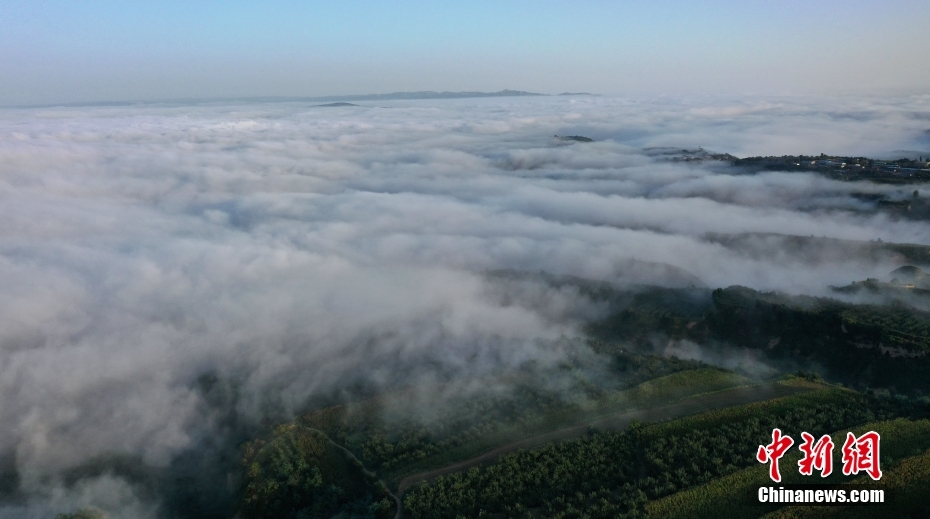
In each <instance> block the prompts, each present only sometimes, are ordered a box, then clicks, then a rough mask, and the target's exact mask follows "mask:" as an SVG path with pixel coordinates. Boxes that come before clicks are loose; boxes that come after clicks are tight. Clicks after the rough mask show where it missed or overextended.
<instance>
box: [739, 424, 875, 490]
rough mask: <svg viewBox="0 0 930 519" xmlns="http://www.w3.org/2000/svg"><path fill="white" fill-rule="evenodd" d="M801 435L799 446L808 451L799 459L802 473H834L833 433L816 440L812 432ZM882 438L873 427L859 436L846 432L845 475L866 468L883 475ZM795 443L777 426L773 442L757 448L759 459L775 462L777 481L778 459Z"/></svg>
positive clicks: (772, 473)
mask: <svg viewBox="0 0 930 519" xmlns="http://www.w3.org/2000/svg"><path fill="white" fill-rule="evenodd" d="M801 438H802V439H803V440H804V441H803V442H802V443H801V445H799V446H798V448H800V449H801V452H803V453H804V457H803V458H801V460H800V461H798V471H799V472H800V473H801V475H803V476H810V475H813V473H814V470H819V471H820V477H822V478H825V477H827V476H829V475H830V474H832V473H833V447H834V445H833V439H831V438H830V435H828V434H824V435H823V436H821V437H820V439H819V440H817V442H816V443H815V442H814V436H813V435H811V434H809V433H806V432H802V433H801ZM881 439H882V438H881V436H879V434H878V433H877V432H875V431H869V432H867V433H865V434H863V435H862V436H860V437H858V438H857V437H856V435H855V434H853V433H851V432H848V433H846V442H844V443H843V475H846V476H852V475H855V474H858V473H859V472H865V473H866V474H868V475H869V477H871V478H872V479H873V480H875V481H878V480H879V479H881V477H882V470H881V468H880V467H879V463H878V458H879V448H878V445H879V443H880V442H881ZM792 445H794V439H792V438H791V437H790V436H788V435H783V434H782V433H781V429H777V428H776V429H772V443H770V444H768V445H760V446H759V450H758V451H757V452H756V459H757V460H759V463H770V464H771V465H769V477H770V478H772V481H774V482H776V483H780V482H781V472H780V471H779V470H778V460H780V459H781V458H782V456H784V455H785V453H786V452H788V449H790V448H791V446H792Z"/></svg>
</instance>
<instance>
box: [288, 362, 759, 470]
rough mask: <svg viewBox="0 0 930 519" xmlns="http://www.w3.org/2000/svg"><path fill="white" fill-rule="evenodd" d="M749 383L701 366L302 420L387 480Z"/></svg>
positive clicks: (337, 411)
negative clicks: (572, 396) (407, 409)
mask: <svg viewBox="0 0 930 519" xmlns="http://www.w3.org/2000/svg"><path fill="white" fill-rule="evenodd" d="M748 384H750V381H749V380H748V379H746V378H745V377H742V376H739V375H736V374H734V373H732V372H728V371H725V370H721V369H717V368H703V367H702V368H697V369H689V370H684V371H678V372H675V373H672V374H669V375H665V376H661V377H657V378H655V379H652V380H648V381H646V382H642V383H640V384H638V385H636V386H633V387H631V388H629V389H622V390H612V391H597V392H588V394H586V395H585V396H586V398H583V399H576V400H574V401H566V400H564V399H561V398H558V397H557V396H555V395H552V394H546V393H544V392H541V391H538V390H535V391H533V390H526V391H523V392H514V393H511V394H509V395H504V396H503V397H502V396H500V395H490V396H484V397H479V398H474V399H470V400H468V401H463V402H462V403H461V405H460V406H458V407H457V408H458V409H459V413H457V414H452V415H448V416H444V417H441V418H440V419H438V420H437V419H432V420H431V421H429V422H424V421H420V420H418V419H417V418H418V417H416V416H409V417H404V418H403V419H400V420H392V419H391V418H388V419H385V416H387V415H388V414H389V413H390V406H391V401H392V400H393V399H399V398H403V394H402V393H401V394H395V395H390V396H384V397H381V398H378V399H372V400H367V401H364V402H360V403H358V404H353V405H352V406H338V407H333V408H327V409H323V410H320V411H316V412H314V413H311V414H308V415H306V416H304V417H302V418H301V419H300V420H299V422H300V423H302V424H304V425H306V426H309V427H314V428H318V429H320V430H323V431H325V432H326V433H327V434H328V435H329V436H330V437H331V438H333V439H334V440H335V441H337V442H339V443H340V444H342V445H344V446H346V447H347V448H349V449H350V450H351V451H352V452H354V453H355V454H356V455H357V456H358V457H359V458H360V459H361V460H362V461H363V462H364V463H365V464H366V465H367V466H369V467H371V468H372V469H374V470H377V471H379V473H381V474H383V476H384V477H385V479H386V480H387V481H396V480H397V479H398V478H400V477H402V476H403V475H404V474H408V473H411V472H416V471H423V470H429V469H431V468H434V467H439V466H443V465H447V464H449V463H454V462H456V461H459V460H464V459H468V458H471V457H473V456H476V455H479V454H481V453H483V452H486V451H489V450H492V449H495V448H497V447H500V446H502V445H506V444H509V443H512V442H515V441H519V440H521V439H524V438H527V437H531V436H534V435H540V434H544V433H547V432H549V431H553V430H557V429H561V428H565V427H570V426H575V425H579V424H586V423H592V422H596V421H598V420H599V419H601V418H603V417H605V416H610V415H613V414H616V413H620V412H623V411H626V410H630V409H637V408H643V407H654V406H661V405H663V404H668V403H671V402H675V401H678V400H681V399H684V398H687V397H691V396H695V395H700V394H705V393H713V392H717V391H721V390H725V389H730V388H735V387H741V386H746V385H748Z"/></svg>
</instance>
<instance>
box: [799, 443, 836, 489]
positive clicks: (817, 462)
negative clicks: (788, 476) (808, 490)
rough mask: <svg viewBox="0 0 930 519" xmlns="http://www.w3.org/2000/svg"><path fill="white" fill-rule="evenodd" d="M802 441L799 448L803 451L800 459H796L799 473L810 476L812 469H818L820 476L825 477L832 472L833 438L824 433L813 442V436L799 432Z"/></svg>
mask: <svg viewBox="0 0 930 519" xmlns="http://www.w3.org/2000/svg"><path fill="white" fill-rule="evenodd" d="M801 438H802V439H804V442H803V443H801V446H800V449H801V452H803V453H804V457H803V458H801V461H798V469H799V470H800V472H801V474H803V475H805V476H810V475H811V474H813V473H814V469H817V470H819V471H820V477H822V478H825V477H827V476H829V475H830V474H832V473H833V440H832V439H831V438H830V435H829V434H824V435H823V436H821V437H820V439H819V440H817V443H816V444H815V443H814V437H813V436H812V435H810V434H808V433H806V432H802V433H801Z"/></svg>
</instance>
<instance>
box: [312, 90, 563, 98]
mask: <svg viewBox="0 0 930 519" xmlns="http://www.w3.org/2000/svg"><path fill="white" fill-rule="evenodd" d="M548 95H549V94H539V93H536V92H524V91H523V90H501V91H499V92H435V91H432V90H423V91H419V92H391V93H390V94H360V95H342V96H324V97H311V98H307V100H309V101H382V100H384V101H391V100H396V99H463V98H469V97H523V96H548Z"/></svg>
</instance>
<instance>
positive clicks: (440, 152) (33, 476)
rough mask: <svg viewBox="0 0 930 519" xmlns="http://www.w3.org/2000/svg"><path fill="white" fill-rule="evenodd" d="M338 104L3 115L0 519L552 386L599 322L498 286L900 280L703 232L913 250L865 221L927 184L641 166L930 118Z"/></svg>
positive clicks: (596, 310) (750, 104)
mask: <svg viewBox="0 0 930 519" xmlns="http://www.w3.org/2000/svg"><path fill="white" fill-rule="evenodd" d="M359 104H364V105H365V106H358V107H314V106H310V105H308V104H306V103H253V104H248V103H242V104H235V105H231V104H227V103H223V102H213V103H201V104H195V105H184V106H182V105H170V104H146V105H131V106H87V107H46V108H29V109H5V110H2V111H0V287H2V292H3V294H4V297H3V298H2V299H0V395H2V398H0V473H2V474H6V475H5V476H3V478H2V479H0V517H17V518H18V517H24V518H25V517H28V518H33V517H35V518H38V517H50V516H54V514H55V513H56V512H61V511H66V510H71V509H75V508H77V507H81V506H87V505H91V504H93V505H95V506H98V507H100V508H103V509H105V510H106V511H108V512H109V513H111V514H112V516H113V517H127V518H128V517H136V518H138V517H158V516H159V514H164V513H166V512H165V510H166V508H165V506H164V504H163V502H164V499H165V496H163V495H159V494H158V492H152V491H151V489H150V488H149V487H146V485H145V484H144V480H145V477H143V476H139V477H134V476H132V474H129V475H127V473H133V474H135V472H133V471H134V470H136V469H131V470H130V469H127V470H125V471H123V472H120V471H118V470H111V469H106V470H102V469H101V470H95V469H93V467H94V466H95V464H98V465H99V464H100V463H101V461H100V460H112V459H124V460H126V461H125V463H124V464H125V465H131V466H132V467H144V468H145V470H150V471H152V472H153V473H159V471H168V472H169V473H170V471H171V470H180V469H177V467H179V466H182V465H183V463H181V462H179V459H180V458H181V457H189V456H191V453H192V452H203V451H209V450H210V449H214V448H216V449H219V447H216V444H218V443H222V440H221V439H222V438H226V437H235V436H236V434H239V433H238V432H237V431H241V430H244V429H248V428H250V427H251V428H254V427H258V426H260V425H263V424H270V423H275V422H276V421H280V420H284V419H287V418H289V417H292V416H293V415H294V414H295V413H298V412H300V411H301V410H302V409H305V407H306V406H307V404H308V402H312V401H316V400H314V399H317V400H320V399H333V398H338V397H339V395H340V394H342V392H344V391H350V390H352V389H353V388H356V389H357V388H379V387H399V386H417V385H419V384H431V383H434V382H437V381H445V380H459V381H462V380H466V381H467V380H471V379H472V378H473V377H479V376H482V375H486V374H489V373H493V372H498V371H501V370H506V369H508V368H511V367H518V366H521V365H523V364H525V363H527V362H530V361H534V362H537V363H540V364H542V365H546V364H554V363H557V362H558V361H559V360H560V359H561V358H563V357H564V355H567V354H568V353H567V350H568V349H570V346H569V345H568V344H569V343H567V342H566V341H562V340H560V338H561V337H563V336H565V337H576V336H579V335H580V334H581V329H580V326H581V325H582V324H583V323H584V322H585V321H587V320H590V319H596V318H598V317H602V316H604V312H605V311H606V308H604V306H603V305H602V304H600V303H598V302H596V301H592V300H590V299H587V298H586V297H585V296H584V295H583V294H581V293H580V292H579V291H578V290H575V289H572V288H570V287H562V288H555V287H553V286H550V285H546V284H544V283H541V282H533V281H532V280H527V279H524V280H522V281H520V282H509V283H504V282H502V281H501V280H500V279H499V278H497V277H494V276H489V275H488V273H489V272H495V271H522V272H534V273H535V272H539V271H545V272H547V273H550V274H554V275H565V276H577V277H582V278H589V279H594V280H600V281H607V282H610V283H616V284H619V285H636V284H656V285H661V286H690V285H697V286H707V287H726V286H729V285H735V284H738V285H745V286H748V287H752V288H756V289H761V290H767V291H768V290H780V291H786V292H790V293H803V294H811V295H824V294H826V293H827V291H828V287H829V286H830V285H845V284H848V283H850V282H852V281H855V280H862V279H865V278H868V277H875V278H884V277H886V276H887V275H888V273H889V272H890V271H892V270H893V269H895V268H897V267H899V266H901V265H902V263H901V262H900V260H898V259H896V258H895V257H893V256H890V255H889V256H876V257H855V256H849V255H846V254H840V253H833V252H831V250H830V249H829V247H826V248H824V249H823V250H822V251H820V252H818V253H817V254H814V255H811V254H805V255H793V254H792V252H793V251H791V250H784V249H781V248H779V247H778V246H777V244H769V245H766V243H764V242H763V243H758V244H756V245H757V249H756V253H753V254H749V253H747V252H746V251H744V250H739V249H737V248H734V247H728V246H727V245H726V244H724V243H722V242H721V241H719V240H713V239H710V238H708V235H710V234H715V235H720V234H739V233H781V234H792V235H799V236H815V237H827V238H837V239H843V240H860V241H870V240H877V239H881V240H883V241H885V242H898V243H916V244H925V245H926V244H930V225H928V223H927V222H925V221H915V220H908V219H899V218H896V217H893V216H890V215H889V213H887V212H882V211H879V210H878V208H877V206H876V204H875V202H874V201H870V199H869V198H867V197H863V196H862V195H863V194H883V195H887V196H888V197H889V198H890V199H904V198H906V197H909V196H911V193H912V191H914V190H915V189H921V186H910V185H899V186H894V185H879V184H864V183H851V182H847V183H844V182H837V181H833V180H829V179H827V178H825V177H823V176H819V175H815V174H808V173H781V172H762V173H757V174H750V173H747V172H746V171H738V170H736V169H734V168H730V167H728V166H727V165H726V164H723V163H714V162H706V163H704V164H693V165H689V164H685V163H676V162H669V161H665V160H662V159H661V158H660V157H657V156H656V155H655V153H654V151H650V148H655V147H672V148H688V149H693V148H695V147H698V146H702V147H703V148H704V149H706V150H708V151H714V152H720V153H724V152H726V153H731V154H733V155H737V156H740V157H745V156H750V155H769V154H771V155H796V154H806V155H814V154H820V153H821V152H823V153H827V154H836V155H855V156H869V157H884V156H892V157H894V156H895V154H901V153H913V154H916V153H921V154H923V155H924V156H927V155H930V96H913V97H904V98H822V97H780V98H774V97H773V98H764V99H762V98H750V97H741V98H686V99H685V98H681V99H678V98H662V99H645V98H640V99H627V98H611V97H558V98H556V97H552V98H548V97H538V98H519V99H509V98H497V99H463V100H454V101H453V100H439V101H403V102H391V101H384V102H377V103H375V102H370V103H369V102H366V103H359ZM554 135H583V136H586V137H590V138H593V139H595V141H596V142H592V143H580V142H576V143H568V142H564V141H559V140H556V139H554V138H553V136H554ZM921 192H922V190H921ZM928 194H930V193H928ZM766 247H770V248H766ZM760 248H761V250H762V252H761V253H759V250H760ZM88 467H91V468H88ZM140 470H141V469H140ZM185 470H186V469H185ZM223 484H225V482H223Z"/></svg>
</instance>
